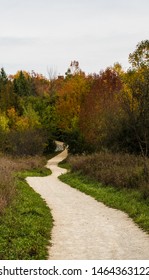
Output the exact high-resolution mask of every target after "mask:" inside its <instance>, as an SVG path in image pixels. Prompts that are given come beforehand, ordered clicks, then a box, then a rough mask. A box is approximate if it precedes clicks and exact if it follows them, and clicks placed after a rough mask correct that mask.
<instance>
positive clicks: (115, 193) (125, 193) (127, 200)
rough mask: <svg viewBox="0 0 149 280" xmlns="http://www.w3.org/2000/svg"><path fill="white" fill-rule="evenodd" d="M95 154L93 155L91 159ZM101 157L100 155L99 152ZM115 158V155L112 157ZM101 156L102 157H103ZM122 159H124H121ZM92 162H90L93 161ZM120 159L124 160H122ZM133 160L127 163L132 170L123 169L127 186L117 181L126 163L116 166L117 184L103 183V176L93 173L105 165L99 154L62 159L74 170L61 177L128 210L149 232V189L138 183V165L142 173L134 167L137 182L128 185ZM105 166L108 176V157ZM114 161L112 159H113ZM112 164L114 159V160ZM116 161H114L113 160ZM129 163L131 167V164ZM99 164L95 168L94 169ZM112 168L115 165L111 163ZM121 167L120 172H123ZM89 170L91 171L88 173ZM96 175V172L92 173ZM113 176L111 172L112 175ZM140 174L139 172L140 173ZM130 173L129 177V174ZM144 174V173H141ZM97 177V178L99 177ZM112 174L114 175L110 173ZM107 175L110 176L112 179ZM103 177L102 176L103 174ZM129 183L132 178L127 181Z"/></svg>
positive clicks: (104, 201) (105, 201)
mask: <svg viewBox="0 0 149 280" xmlns="http://www.w3.org/2000/svg"><path fill="white" fill-rule="evenodd" d="M91 157H92V159H91ZM93 157H94V165H93ZM98 157H99V155H98ZM121 157H122V156H121ZM111 158H112V157H111ZM100 160H101V157H100ZM108 160H110V159H109V155H108ZM121 160H122V159H121ZM89 162H90V163H89ZM119 162H120V161H119ZM130 162H131V161H130V160H129V162H128V158H127V162H126V163H125V165H123V167H124V169H125V171H126V169H127V170H128V173H126V172H123V186H121V185H119V187H118V185H114V181H115V178H116V177H118V178H120V177H119V176H118V175H119V174H120V173H121V174H122V165H119V168H118V167H117V168H116V167H115V166H114V169H115V174H113V173H111V174H113V185H112V184H111V185H110V184H107V185H106V184H105V183H101V182H100V181H99V180H97V177H95V176H94V175H93V172H94V171H96V174H97V171H98V173H99V172H100V170H102V168H101V162H100V165H99V163H98V161H97V155H96V160H95V156H94V155H92V156H89V158H87V156H83V157H82V156H81V157H79V156H76V157H72V158H71V159H69V160H68V161H67V162H66V161H64V162H62V163H60V166H61V167H64V168H69V169H70V170H71V171H70V172H68V173H67V174H63V175H61V176H60V177H59V178H60V180H61V181H63V182H65V183H66V184H68V185H70V186H71V187H73V188H76V189H78V190H79V191H82V192H84V193H85V194H87V195H90V196H92V197H93V198H95V199H96V200H97V201H99V202H103V203H104V204H105V205H107V206H109V207H112V208H116V209H119V210H122V211H124V212H125V213H127V214H128V215H129V217H131V218H132V219H133V220H134V222H135V223H137V224H138V225H139V227H141V228H142V229H143V230H145V231H146V232H148V233H149V196H148V189H147V190H146V191H145V189H144V188H145V186H144V187H143V188H142V187H140V188H139V187H138V186H137V184H138V183H139V180H137V175H138V174H140V168H139V169H138V165H137V168H136V170H138V173H137V174H135V170H134V168H133V169H132V172H133V175H134V174H135V176H136V178H135V176H134V178H135V183H137V184H136V185H134V186H133V185H131V187H130V188H129V187H128V186H127V187H124V180H126V179H128V174H129V176H130V178H131V174H130V173H131V171H130V166H129V164H130ZM102 163H103V168H104V170H105V173H106V174H107V177H108V175H109V173H108V170H107V169H106V167H105V164H106V160H105V157H104V161H103V162H102ZM89 164H91V165H90V172H92V174H90V173H89ZM109 164H110V162H109ZM111 165H112V162H111ZM113 165H114V163H113ZM132 165H134V161H132ZM128 166H129V167H128ZM77 167H79V168H78V170H77ZM94 168H95V170H94ZM111 169H112V167H111ZM119 171H120V173H119ZM87 174H88V175H87ZM91 175H92V176H91ZM124 175H125V176H124ZM109 176H110V175H109ZM138 176H139V175H138ZM125 177H126V178H125ZM141 177H142V176H141ZM95 178H96V179H95ZM109 178H110V177H109ZM109 178H107V179H109ZM100 179H101V178H100ZM125 182H127V183H128V180H127V181H125Z"/></svg>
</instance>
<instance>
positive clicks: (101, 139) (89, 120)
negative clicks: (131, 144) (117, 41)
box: [79, 68, 121, 150]
mask: <svg viewBox="0 0 149 280" xmlns="http://www.w3.org/2000/svg"><path fill="white" fill-rule="evenodd" d="M120 89H121V79H120V77H119V75H118V73H117V72H116V71H115V70H114V69H112V68H107V69H106V70H105V71H103V72H101V73H100V74H99V75H94V76H93V85H92V87H91V90H90V92H89V94H88V95H87V96H86V97H85V101H84V104H82V108H81V112H80V120H79V126H80V129H81V131H82V133H83V135H84V137H85V140H86V142H87V143H89V145H90V146H92V148H93V149H94V150H99V149H101V148H103V147H110V148H112V145H114V142H115V131H116V126H117V117H118V112H119V101H118V94H119V91H120Z"/></svg>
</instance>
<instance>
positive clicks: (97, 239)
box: [26, 150, 149, 260]
mask: <svg viewBox="0 0 149 280" xmlns="http://www.w3.org/2000/svg"><path fill="white" fill-rule="evenodd" d="M66 156H67V151H66V150H64V151H63V152H62V153H61V154H59V155H58V156H56V157H54V158H52V159H51V160H49V161H48V163H47V167H48V168H50V169H51V170H52V175H50V176H47V177H28V178H27V179H26V180H27V182H28V183H29V185H30V186H31V187H32V188H33V189H34V190H35V191H36V192H38V193H39V194H40V195H41V196H42V197H43V198H44V199H45V201H46V202H47V204H48V206H49V207H50V208H51V209H52V215H53V218H54V221H55V222H54V227H53V231H52V247H50V248H49V259H50V260H66V259H67V260H92V259H94V260H95V259H96V260H101V259H102V260H108V259H113V260H125V259H127V260H132V259H136V260H143V259H144V260H148V259H149V235H148V234H146V233H144V232H143V231H142V230H141V229H139V228H138V226H137V225H135V224H134V222H133V221H132V220H131V219H130V218H129V217H128V216H127V215H126V214H125V213H123V212H121V211H119V210H115V209H112V208H109V207H107V206H105V205H104V204H102V203H100V202H97V201H96V200H95V199H93V198H91V197H90V196H87V195H85V194H83V193H81V192H79V191H78V190H75V189H73V188H71V187H70V186H68V185H67V184H64V183H62V182H61V181H60V180H59V179H58V178H57V177H58V176H59V175H60V174H62V173H65V172H66V170H65V169H62V168H59V167H57V163H58V162H60V161H61V160H63V159H64V158H65V157H66Z"/></svg>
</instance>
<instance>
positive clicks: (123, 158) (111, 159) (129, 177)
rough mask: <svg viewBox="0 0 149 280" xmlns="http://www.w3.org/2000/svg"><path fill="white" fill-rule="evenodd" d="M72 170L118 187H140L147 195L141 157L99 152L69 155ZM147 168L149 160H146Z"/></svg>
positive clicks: (148, 192)
mask: <svg viewBox="0 0 149 280" xmlns="http://www.w3.org/2000/svg"><path fill="white" fill-rule="evenodd" d="M69 163H70V164H71V166H72V171H80V172H82V173H83V174H84V175H88V176H89V177H91V178H93V179H96V180H97V181H99V182H101V183H103V184H104V185H113V186H116V187H118V188H122V187H124V188H140V189H143V191H145V192H146V194H147V195H149V186H148V182H147V181H146V179H145V171H144V162H143V159H142V157H140V156H134V155H129V154H112V153H108V152H101V153H97V154H93V155H87V156H75V157H70V159H69ZM146 164H147V166H148V169H149V160H147V161H146Z"/></svg>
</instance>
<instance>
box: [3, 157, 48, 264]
mask: <svg viewBox="0 0 149 280" xmlns="http://www.w3.org/2000/svg"><path fill="white" fill-rule="evenodd" d="M44 160H45V159H43V158H40V157H38V158H37V157H36V158H27V159H10V158H9V159H8V158H3V159H2V158H1V163H2V165H3V168H2V166H1V169H3V177H5V178H6V180H5V183H6V182H7V180H8V181H10V182H9V184H10V186H9V187H8V186H7V185H5V188H4V187H3V191H1V197H2V195H3V197H4V198H5V196H6V194H7V192H9V190H10V189H11V186H13V195H11V198H10V199H9V201H7V203H6V204H5V205H3V206H5V207H3V208H2V211H1V215H0V233H1V234H0V259H1V260H21V259H22V260H39V259H46V258H47V256H48V249H47V246H48V245H50V244H49V240H50V235H51V229H52V226H53V219H52V215H51V212H50V209H49V208H48V206H47V205H46V203H45V201H44V200H43V199H42V198H41V197H40V195H39V194H37V193H36V192H34V190H33V189H32V188H31V187H30V186H29V185H28V184H27V183H26V181H25V180H24V179H25V178H26V177H27V176H46V175H49V174H50V171H49V170H47V169H46V168H42V166H43V165H44V163H45V162H44ZM8 166H9V167H10V166H11V168H10V170H9V176H8V172H7V171H8V170H7V169H8ZM24 169H28V170H25V171H24ZM12 174H15V176H12ZM4 175H5V176H4ZM10 175H11V176H10ZM10 177H11V180H9V178H10ZM0 179H1V180H2V173H1V176H0ZM0 182H1V183H2V181H0ZM1 186H2V184H1V185H0V189H1V190H2V188H1ZM7 187H8V189H7ZM5 200H6V198H5Z"/></svg>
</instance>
